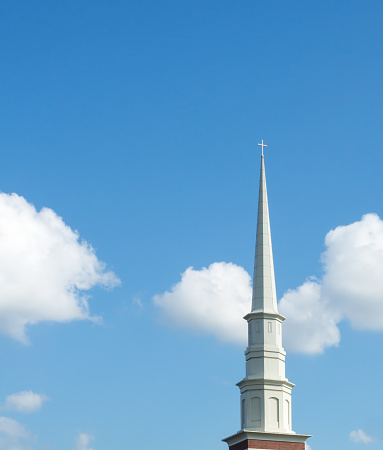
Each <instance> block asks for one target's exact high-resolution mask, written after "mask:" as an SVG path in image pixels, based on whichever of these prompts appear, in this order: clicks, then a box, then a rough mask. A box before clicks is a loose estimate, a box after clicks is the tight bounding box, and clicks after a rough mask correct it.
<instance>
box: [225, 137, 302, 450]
mask: <svg viewBox="0 0 383 450" xmlns="http://www.w3.org/2000/svg"><path fill="white" fill-rule="evenodd" d="M258 145H261V146H262V156H261V175H260V182H259V200H258V220H257V237H256V245H255V263H254V280H253V299H252V309H251V312H250V313H249V314H247V315H246V316H245V317H244V319H245V320H247V322H248V347H247V349H246V350H245V356H246V376H245V378H244V379H243V380H242V381H240V382H239V383H238V384H237V386H238V387H239V388H240V391H241V430H240V431H239V432H238V433H236V434H234V435H232V436H230V437H228V438H226V439H224V441H225V442H227V444H228V445H229V450H242V449H250V448H251V449H265V448H269V449H281V448H286V449H287V448H288V449H290V448H291V449H293V448H294V449H295V450H304V448H305V441H306V439H307V438H308V437H310V436H308V435H303V434H295V433H294V432H293V431H292V428H291V389H292V388H293V387H294V384H292V383H290V382H289V381H288V380H287V378H286V377H285V355H286V352H285V351H284V349H283V347H282V322H283V321H284V320H285V318H284V317H283V316H282V315H280V314H279V313H278V305H277V294H276V289H275V275H274V262H273V251H272V246H271V233H270V219H269V206H268V201H267V189H266V175H265V163H264V156H263V147H266V145H264V144H263V141H262V144H258ZM265 441H267V445H266V444H265V443H264V442H265ZM281 442H283V443H286V445H285V446H284V447H281V446H280V445H281Z"/></svg>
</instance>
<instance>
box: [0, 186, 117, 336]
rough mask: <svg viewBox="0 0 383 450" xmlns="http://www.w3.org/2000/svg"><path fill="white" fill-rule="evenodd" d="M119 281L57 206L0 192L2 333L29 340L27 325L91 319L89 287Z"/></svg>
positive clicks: (109, 285)
mask: <svg viewBox="0 0 383 450" xmlns="http://www.w3.org/2000/svg"><path fill="white" fill-rule="evenodd" d="M118 283H119V280H118V278H117V277H116V276H115V274H114V273H113V272H111V271H108V270H106V267H105V264H104V263H103V262H101V261H99V260H98V259H97V257H96V254H95V251H94V250H93V248H92V247H91V246H90V245H89V244H88V243H87V242H85V241H83V240H80V237H79V234H78V232H77V231H73V230H72V229H71V228H70V227H69V226H67V225H66V224H65V223H64V221H63V219H62V218H61V217H59V216H58V215H57V214H56V213H55V212H54V211H53V210H52V209H49V208H43V209H41V211H36V209H35V207H34V206H33V205H32V204H30V203H28V202H27V201H26V200H25V199H24V198H23V197H20V196H18V195H17V194H11V195H8V194H4V193H0V284H1V290H0V332H1V333H3V334H7V335H9V336H12V337H13V338H15V339H17V340H19V341H22V342H27V337H26V334H25V327H26V326H27V325H30V324H37V323H38V322H41V321H54V322H69V321H72V320H84V319H88V320H89V319H91V320H92V317H91V315H90V312H89V307H88V302H87V296H86V295H85V294H84V291H87V290H89V289H91V288H92V287H93V286H96V285H101V286H107V287H111V286H115V285H117V284H118Z"/></svg>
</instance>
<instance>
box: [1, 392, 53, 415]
mask: <svg viewBox="0 0 383 450" xmlns="http://www.w3.org/2000/svg"><path fill="white" fill-rule="evenodd" d="M47 400H48V397H47V396H45V395H42V394H36V393H35V392H32V391H22V392H17V393H16V394H12V395H8V397H7V398H6V399H5V402H4V406H3V407H2V409H4V410H8V411H18V412H22V413H31V412H35V411H39V410H40V409H41V408H42V406H43V403H44V402H46V401H47Z"/></svg>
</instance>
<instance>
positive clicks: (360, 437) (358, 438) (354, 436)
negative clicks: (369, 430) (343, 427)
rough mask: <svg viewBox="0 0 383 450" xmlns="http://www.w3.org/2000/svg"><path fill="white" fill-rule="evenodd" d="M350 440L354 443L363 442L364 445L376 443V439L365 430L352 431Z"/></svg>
mask: <svg viewBox="0 0 383 450" xmlns="http://www.w3.org/2000/svg"><path fill="white" fill-rule="evenodd" d="M350 439H351V441H352V442H355V443H358V442H362V443H363V444H370V443H371V442H374V441H375V439H373V438H372V437H371V436H368V435H367V434H366V433H365V432H364V431H363V430H360V429H359V430H354V431H351V433H350Z"/></svg>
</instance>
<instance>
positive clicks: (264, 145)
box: [258, 139, 267, 156]
mask: <svg viewBox="0 0 383 450" xmlns="http://www.w3.org/2000/svg"><path fill="white" fill-rule="evenodd" d="M258 145H260V146H261V147H262V156H263V147H267V145H266V144H264V143H263V139H262V144H258Z"/></svg>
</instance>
